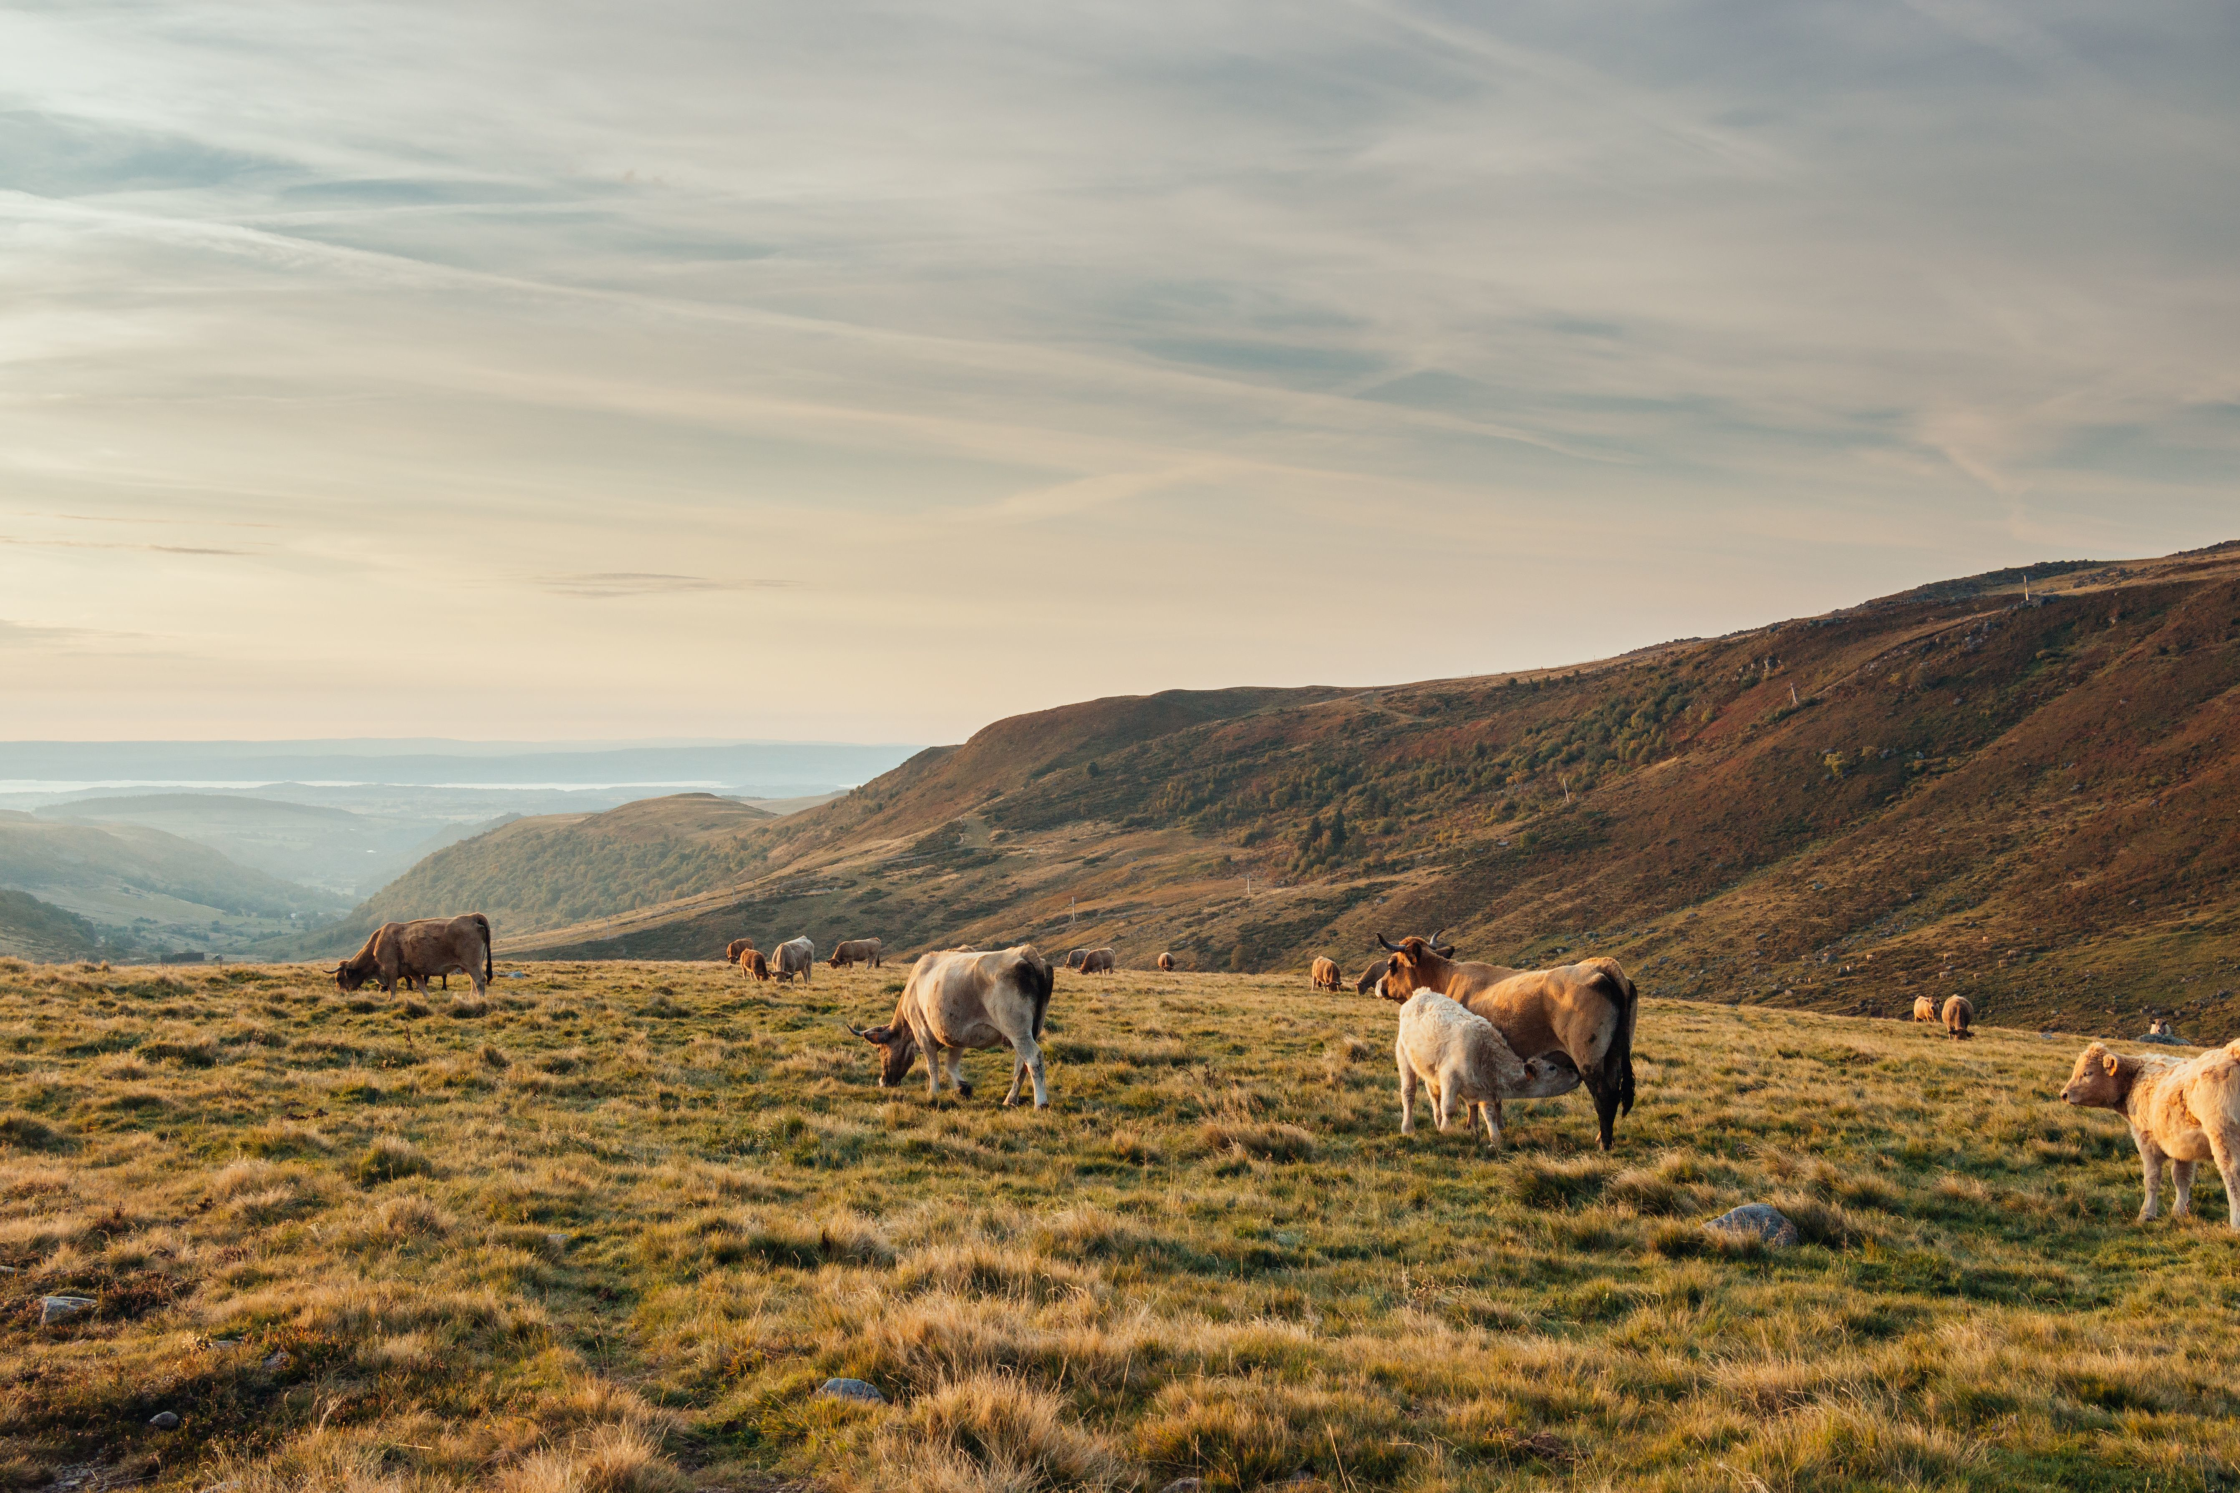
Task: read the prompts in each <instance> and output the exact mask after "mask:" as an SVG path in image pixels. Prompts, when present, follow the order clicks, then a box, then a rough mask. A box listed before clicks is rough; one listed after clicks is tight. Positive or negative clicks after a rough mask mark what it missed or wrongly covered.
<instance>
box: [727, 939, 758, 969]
mask: <svg viewBox="0 0 2240 1493" xmlns="http://www.w3.org/2000/svg"><path fill="white" fill-rule="evenodd" d="M753 952H754V940H753V939H751V938H734V939H733V940H731V942H730V943H729V944H727V945H725V946H724V950H723V957H724V959H725V960H726V962H728V963H731V964H737V963H738V962H739V956H740V955H741V954H751V953H753Z"/></svg>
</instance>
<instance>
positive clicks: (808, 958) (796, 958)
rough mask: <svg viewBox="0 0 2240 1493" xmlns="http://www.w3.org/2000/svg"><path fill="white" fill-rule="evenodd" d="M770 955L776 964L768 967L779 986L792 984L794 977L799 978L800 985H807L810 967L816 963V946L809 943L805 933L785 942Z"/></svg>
mask: <svg viewBox="0 0 2240 1493" xmlns="http://www.w3.org/2000/svg"><path fill="white" fill-rule="evenodd" d="M771 953H773V954H774V955H776V956H777V962H776V963H774V964H772V965H771V966H770V972H771V973H772V974H774V975H776V976H777V977H778V980H779V982H780V983H781V984H790V983H792V981H793V977H794V976H795V975H799V976H801V983H802V984H804V985H806V984H808V983H809V970H810V967H811V966H812V965H814V964H815V963H816V962H817V946H816V945H815V944H813V943H811V942H810V941H809V936H808V935H807V934H806V933H804V934H803V935H802V936H801V937H799V938H792V939H788V940H786V941H785V942H784V943H782V944H779V945H778V946H777V948H775V949H773V950H771Z"/></svg>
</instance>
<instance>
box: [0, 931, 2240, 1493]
mask: <svg viewBox="0 0 2240 1493" xmlns="http://www.w3.org/2000/svg"><path fill="white" fill-rule="evenodd" d="M534 973H535V978H533V979H530V980H523V981H515V980H501V982H500V986H499V990H498V991H497V992H495V993H494V996H493V998H492V999H490V1000H489V1001H488V1002H486V1003H478V1002H471V1001H460V1002H457V1003H447V1002H443V1001H440V1000H439V1001H434V1002H430V1003H429V1004H428V1005H426V1006H423V1005H421V1004H419V1003H417V1002H413V1001H409V1000H403V1001H398V1000H385V999H377V998H362V999H360V998H345V997H342V996H340V995H339V994H338V993H337V992H336V991H335V989H334V987H333V985H332V983H331V981H327V980H325V979H324V977H323V972H322V971H321V970H318V969H316V968H300V967H299V968H272V969H264V970H252V969H241V968H237V969H230V970H228V971H226V972H224V974H223V975H219V974H215V973H204V972H202V971H195V972H193V973H192V974H189V975H186V976H185V977H184V978H182V977H181V976H180V975H178V974H176V973H173V974H164V973H159V972H157V971H152V970H124V969H120V970H117V971H115V972H113V973H106V972H105V973H102V974H99V975H93V974H80V973H77V972H75V971H55V970H25V969H23V968H21V967H20V966H18V967H13V968H11V967H9V966H7V965H5V964H0V1027H4V1028H5V1030H6V1031H7V1032H8V1034H9V1045H10V1050H11V1052H12V1053H13V1054H15V1055H16V1056H15V1060H14V1061H13V1062H12V1063H11V1064H10V1065H9V1066H8V1068H7V1069H6V1071H4V1072H0V1261H4V1262H5V1263H6V1264H8V1265H9V1266H11V1267H13V1268H14V1269H15V1270H16V1271H17V1272H19V1273H16V1274H9V1275H4V1276H0V1363H5V1364H6V1366H7V1367H6V1369H5V1371H4V1374H5V1382H6V1385H7V1391H8V1414H7V1416H6V1417H5V1419H4V1420H0V1466H5V1467H6V1468H7V1469H8V1475H9V1478H10V1481H11V1482H12V1483H14V1484H16V1485H21V1486H44V1485H46V1484H47V1481H48V1479H49V1478H50V1477H54V1478H56V1479H57V1481H58V1483H59V1484H60V1485H67V1486H83V1487H94V1486H101V1487H109V1486H122V1485H124V1484H125V1483H126V1482H128V1481H131V1480H132V1479H133V1477H134V1475H136V1474H139V1475H146V1476H147V1477H148V1478H149V1479H150V1481H151V1482H152V1483H153V1484H154V1485H155V1486H158V1487H160V1488H164V1489H171V1488H178V1489H199V1488H210V1487H217V1486H228V1485H230V1486H234V1487H237V1488H239V1489H241V1490H244V1493H279V1490H284V1489H299V1490H300V1489H313V1488H317V1489H357V1490H364V1493H376V1490H402V1489H407V1488H410V1489H414V1490H419V1493H442V1490H450V1489H466V1488H494V1489H499V1490H504V1493H552V1490H559V1489H594V1488H596V1489H610V1490H625V1489H627V1490H636V1493H655V1490H663V1493H685V1490H688V1489H691V1488H702V1489H706V1490H710V1493H712V1490H715V1489H718V1488H722V1489H731V1490H738V1489H769V1490H776V1489H779V1488H788V1489H803V1490H806V1489H811V1488H814V1489H823V1490H830V1493H858V1490H863V1493H869V1490H882V1493H883V1490H890V1489H898V1488H928V1489H990V1488H1009V1489H1022V1490H1024V1489H1031V1488H1085V1489H1109V1490H1118V1489H1140V1490H1146V1493H1148V1490H1150V1489H1155V1488H1158V1487H1161V1486H1163V1485H1164V1484H1165V1483H1166V1482H1167V1481H1168V1480H1169V1479H1171V1478H1174V1477H1177V1476H1181V1475H1197V1476H1200V1477H1202V1478H1204V1479H1205V1481H1206V1485H1207V1487H1208V1488H1209V1489H1213V1490H1227V1489H1235V1488H1252V1487H1272V1486H1279V1485H1280V1486H1281V1487H1283V1488H1284V1489H1285V1490H1286V1493H1338V1490H1345V1493H1356V1490H1362V1489H1370V1488H1413V1489H1427V1488H1445V1489H1457V1490H1494V1489H1506V1490H1521V1489H1539V1488H1551V1489H1552V1488H1625V1489H1629V1490H1640V1493H1683V1490H1685V1493H1695V1490H1699V1489H1704V1488H1707V1487H1709V1488H1729V1487H1731V1488H1746V1489H1747V1488H1766V1489H1785V1490H1807V1489H1810V1490H1821V1493H1847V1490H1860V1493H1866V1490H1883V1489H1898V1488H1940V1489H1942V1488H1950V1489H1961V1488H1974V1489H2001V1490H2022V1493H2035V1490H2045V1493H2053V1490H2060V1493H2099V1490H2117V1489H2146V1488H2164V1489H2178V1488H2187V1489H2199V1488H2222V1487H2229V1486H2231V1485H2232V1484H2233V1482H2234V1481H2235V1480H2236V1479H2240V1391H2236V1390H2235V1388H2234V1382H2235V1381H2234V1376H2233V1372H2232V1368H2233V1365H2234V1363H2235V1362H2236V1361H2240V1325H2236V1324H2240V1318H2236V1317H2235V1315H2234V1313H2233V1312H2232V1311H2231V1310H2230V1308H2231V1307H2232V1305H2233V1304H2234V1303H2235V1302H2236V1301H2240V1253H2236V1250H2235V1247H2234V1244H2233V1242H2232V1237H2231V1236H2230V1235H2229V1234H2228V1233H2226V1231H2225V1230H2224V1229H2223V1228H2222V1226H2221V1220H2222V1217H2223V1212H2224V1201H2225V1200H2224V1198H2223V1196H2222V1193H2221V1189H2220V1188H2219V1185H2218V1182H2217V1179H2216V1177H2215V1175H2214V1173H2213V1171H2209V1169H2206V1168H2205V1169H2204V1170H2205V1172H2208V1174H2207V1175H2205V1176H2204V1177H2203V1178H2202V1179H2201V1181H2200V1182H2199V1184H2198V1191H2199V1195H2198V1196H2197V1198H2196V1202H2197V1204H2198V1207H2199V1212H2200V1214H2201V1215H2202V1216H2201V1217H2199V1218H2197V1219H2194V1220H2190V1221H2184V1222H2177V1223H2172V1222H2160V1223H2156V1224H2152V1225H2140V1224H2137V1223H2135V1222H2134V1221H2133V1215H2134V1214H2135V1213H2136V1212H2137V1210H2138V1205H2139V1179H2138V1173H2137V1163H2136V1161H2135V1159H2134V1158H2133V1156H2132V1153H2131V1148H2130V1146H2129V1144H2128V1142H2127V1140H2126V1139H2125V1137H2124V1134H2123V1127H2122V1125H2121V1123H2120V1122H2119V1121H2118V1120H2117V1119H2116V1118H2115V1117H2114V1116H2112V1115H2107V1114H2102V1113H2089V1112H2080V1111H2074V1110H2068V1109H2065V1108H2063V1107H2062V1106H2061V1105H2059V1104H2058V1103H2055V1102H2053V1101H2052V1100H2051V1098H2050V1096H2051V1094H2052V1093H2053V1091H2054V1090H2055V1089H2056V1088H2057V1087H2058V1085H2059V1083H2060V1081H2061V1079H2062V1078H2063V1077H2064V1076H2065V1075H2066V1073H2067V1072H2068V1069H2069V1066H2070V1062H2071V1059H2072V1058H2073V1056H2074V1053H2075V1051H2076V1048H2077V1045H2078V1044H2077V1043H2076V1041H2075V1040H2074V1039H2061V1040H2055V1041H2044V1040H2040V1039H2038V1038H2037V1037H2035V1036H2032V1035H2029V1034H2024V1033H2017V1032H2012V1031H2003V1030H1992V1031H1987V1032H1985V1033H1984V1034H1983V1036H1982V1037H1981V1039H1980V1040H1978V1041H1975V1042H1973V1043H1969V1044H1966V1045H1959V1044H1953V1043H1950V1042H1947V1041H1945V1040H1944V1039H1943V1038H1942V1037H1941V1036H1938V1035H1933V1034H1931V1033H1929V1032H1926V1031H1923V1030H1919V1029H1914V1028H1908V1027H1905V1026H1901V1025H1898V1024H1896V1023H1892V1022H1887V1021H1879V1022H1870V1021H1864V1020H1860V1019H1857V1018H1845V1017H1833V1016H1823V1015H1818V1014H1812V1013H1802V1014H1800V1013H1794V1012H1774V1011H1763V1010H1757V1009H1752V1008H1748V1007H1744V1008H1740V1009H1729V1008H1724V1007H1718V1006H1708V1005H1702V1004H1685V1003H1676V1002H1666V1001H1650V1002H1647V1003H1645V1005H1644V1007H1643V1010H1642V1014H1641V1028H1640V1047H1639V1052H1640V1059H1639V1070H1640V1082H1641V1100H1640V1103H1639V1105H1638V1107H1637V1108H1636V1110H1635V1111H1634V1114H1633V1116H1632V1117H1631V1118H1630V1119H1628V1120H1626V1121H1624V1122H1622V1123H1621V1126H1620V1129H1619V1147H1618V1151H1617V1152H1616V1154H1614V1155H1611V1156H1608V1157H1605V1156H1602V1155H1600V1154H1599V1153H1597V1152H1596V1151H1595V1150H1594V1149H1593V1147H1594V1141H1593V1125H1592V1119H1591V1114H1590V1111H1589V1109H1588V1107H1587V1105H1586V1104H1585V1102H1584V1100H1583V1099H1582V1098H1580V1097H1579V1096H1576V1095H1574V1096H1572V1097H1571V1098H1568V1099H1562V1100H1553V1101H1546V1102H1541V1103H1515V1104H1512V1105H1511V1106H1509V1128H1508V1133H1507V1140H1508V1148H1507V1150H1506V1152H1505V1153H1504V1154H1502V1155H1500V1156H1498V1157H1488V1156H1487V1155H1485V1154H1484V1152H1483V1150H1482V1148H1481V1147H1480V1146H1478V1145H1476V1144H1474V1143H1473V1142H1472V1141H1471V1140H1470V1139H1469V1138H1467V1137H1466V1136H1465V1135H1464V1134H1462V1133H1461V1132H1460V1130H1459V1129H1457V1130H1455V1131H1451V1132H1449V1133H1446V1134H1441V1133H1438V1132H1437V1131H1435V1130H1432V1129H1431V1128H1429V1126H1428V1125H1425V1126H1424V1127H1423V1128H1422V1129H1421V1130H1420V1132H1419V1133H1418V1134H1417V1135H1415V1136H1413V1137H1403V1136H1401V1135H1399V1134H1398V1133H1397V1130H1398V1126H1397V1116H1396V1113H1395V1096H1394V1089H1395V1084H1394V1077H1393V1071H1392V1064H1391V1060H1390V1047H1391V1040H1392V1030H1393V1022H1394V1013H1393V1009H1392V1008H1391V1007H1389V1006H1386V1005H1384V1004H1382V1003H1381V1002H1378V1001H1375V1000H1371V999H1363V998H1358V997H1354V996H1351V995H1345V996H1325V995H1315V994H1311V993H1309V992H1307V991H1305V990H1303V989H1301V988H1299V985H1298V984H1297V983H1295V982H1294V981H1292V980H1289V979H1281V980H1279V979H1274V978H1269V977H1251V976H1243V977H1240V976H1207V975H1195V976H1193V975H1185V976H1180V977H1172V978H1161V977H1156V976H1146V975H1122V976H1119V977H1114V978H1105V977H1097V978H1093V979H1084V978H1082V977H1079V976H1073V975H1070V974H1065V973H1061V974H1060V976H1059V983H1058V988H1057V991H1056V994H1055V998H1054V1000H1053V1002H1052V1005H1051V1010H1050V1022H1049V1027H1048V1042H1049V1046H1048V1053H1049V1058H1048V1062H1049V1074H1050V1082H1051V1089H1052V1095H1053V1101H1054V1103H1053V1107H1052V1108H1051V1109H1050V1110H1049V1111H1047V1112H1044V1113H1040V1114H1036V1113H1033V1112H1029V1111H1021V1110H1016V1109H1014V1110H1005V1109H1003V1108H1001V1107H1000V1106H999V1105H998V1104H997V1103H996V1102H995V1100H996V1096H997V1094H998V1093H999V1092H1000V1088H1001V1085H1002V1082H1003V1079H1002V1077H1001V1075H1002V1072H1003V1069H1004V1068H1005V1067H1006V1066H1007V1060H1006V1058H1005V1057H1004V1056H1002V1055H999V1054H987V1053H981V1054H974V1055H972V1056H971V1057H969V1058H968V1059H967V1067H968V1070H969V1071H970V1074H971V1076H972V1077H973V1078H974V1079H975V1080H977V1081H978V1083H979V1084H980V1096H979V1097H978V1098H976V1099H973V1100H970V1101H965V1102H958V1101H956V1100H954V1099H944V1100H943V1101H942V1102H941V1103H939V1104H938V1105H935V1104H929V1103H928V1102H927V1101H926V1099H925V1097H924V1091H923V1089H922V1088H918V1087H913V1088H908V1089H905V1090H903V1091H901V1092H893V1091H881V1090H880V1089H878V1088H877V1087H876V1086H875V1072H874V1068H873V1065H872V1053H871V1049H870V1048H869V1047H867V1046H866V1045H865V1044H863V1043H861V1042H858V1041H855V1040H854V1039H852V1038H850V1037H848V1036H847V1035H846V1034H845V1033H842V1032H840V1031H838V1029H837V1027H836V1025H835V1021H836V1019H837V1018H842V1017H844V1018H847V1019H849V1020H853V1021H857V1022H861V1021H863V1020H865V1019H867V1018H868V1017H870V1016H872V1015H874V1014H883V1013H882V1008H883V1007H886V1006H888V1005H890V1004H891V1002H892V999H893V997H892V995H891V994H890V993H888V992H889V989H890V987H891V985H892V983H893V982H892V980H891V979H890V978H889V976H891V975H892V974H893V973H894V972H893V971H887V972H883V973H880V974H873V973H870V972H855V973H852V974H833V975H829V976H820V978H819V980H818V982H817V984H816V986H815V987H814V988H813V989H812V990H811V991H810V992H808V993H806V994H804V993H803V992H801V991H799V990H794V991H788V992H776V993H765V992H764V991H749V990H743V989H742V988H741V987H740V985H739V983H738V981H737V977H736V975H735V974H734V973H733V972H731V971H729V970H727V969H724V968H723V967H722V966H709V965H706V964H699V965H677V964H668V965H661V964H629V963H604V964H597V965H577V964H543V965H538V966H535V967H534ZM1752 1201H1771V1202H1773V1203H1774V1204H1776V1205H1777V1206H1779V1207H1780V1208H1782V1209H1783V1210H1784V1211H1786V1212H1787V1213H1788V1214H1789V1215H1790V1216H1791V1218H1792V1219H1793V1220H1794V1221H1795V1222H1796V1223H1797V1224H1798V1225H1799V1228H1800V1231H1801V1232H1802V1234H1803V1239H1804V1242H1803V1243H1802V1244H1800V1245H1799V1246H1796V1247H1794V1248H1790V1249H1785V1250H1780V1251H1776V1252H1772V1253H1768V1252H1766V1251H1765V1250H1763V1249H1762V1248H1742V1247H1731V1248H1730V1247H1723V1246H1722V1245H1721V1244H1720V1243H1719V1242H1718V1241H1717V1240H1716V1239H1714V1238H1713V1237H1711V1236H1709V1235H1708V1234H1706V1233H1705V1231H1704V1230H1703V1229H1702V1228H1701V1226H1700V1225H1701V1222H1702V1220H1704V1219H1707V1218H1709V1217H1712V1216H1714V1215H1716V1214H1718V1213H1721V1212H1723V1211H1725V1210H1726V1209H1728V1208H1730V1207H1733V1206H1735V1205H1736V1204H1739V1203H1744V1202H1752ZM53 1294H73V1295H80V1296H85V1297H89V1298H92V1299H93V1300H94V1301H95V1302H96V1303H97V1306H96V1308H95V1309H94V1310H93V1311H91V1312H90V1313H88V1314H85V1315H83V1316H81V1317H78V1318H75V1319H71V1320H67V1321H63V1322H59V1323H56V1324H53V1325H49V1326H41V1325H40V1324H39V1312H38V1310H37V1308H36V1306H35V1305H34V1298H36V1297H38V1296H42V1295H53ZM2174 1321H2182V1322H2183V1324H2184V1326H2183V1330H2182V1331H2173V1328H2172V1323H2173V1322H2174ZM835 1374H839V1375H848V1376H853V1377H859V1378H863V1379H867V1380H870V1381H871V1382H872V1383H873V1384H875V1385H876V1386H878V1388H879V1389H880V1390H881V1391H882V1392H883V1393H884V1394H885V1395H886V1396H887V1397H888V1398H889V1399H890V1400H891V1402H892V1403H891V1404H889V1405H884V1406H861V1405H848V1404H841V1403H836V1402H833V1401H830V1400H819V1399H817V1398H815V1397H814V1394H813V1391H814V1390H815V1388H816V1386H817V1385H818V1384H819V1383H820V1382H821V1381H822V1380H823V1379H824V1378H825V1377H826V1376H827V1375H835ZM165 1410H168V1411H170V1412H172V1413H173V1414H175V1415H177V1416H179V1417H180V1420H181V1424H180V1426H179V1428H178V1429H177V1430H175V1431H170V1432H163V1431H158V1430H156V1429H154V1428H152V1427H150V1426H149V1425H148V1421H149V1419H150V1417H152V1416H154V1415H155V1414H156V1413H157V1412H159V1411H165Z"/></svg>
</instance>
